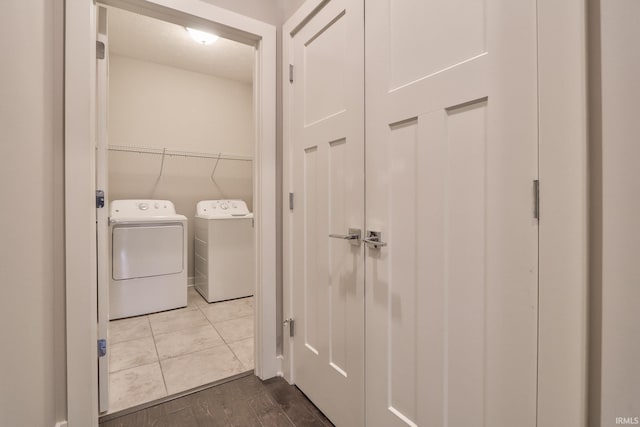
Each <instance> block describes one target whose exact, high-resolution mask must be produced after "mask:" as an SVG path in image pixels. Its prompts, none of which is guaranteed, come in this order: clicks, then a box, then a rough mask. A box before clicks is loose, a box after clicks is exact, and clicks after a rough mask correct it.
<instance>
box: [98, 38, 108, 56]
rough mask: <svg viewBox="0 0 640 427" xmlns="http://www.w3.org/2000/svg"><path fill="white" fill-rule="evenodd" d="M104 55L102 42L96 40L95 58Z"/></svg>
mask: <svg viewBox="0 0 640 427" xmlns="http://www.w3.org/2000/svg"><path fill="white" fill-rule="evenodd" d="M105 55H106V52H105V47H104V43H103V42H101V41H96V58H97V59H104V57H105Z"/></svg>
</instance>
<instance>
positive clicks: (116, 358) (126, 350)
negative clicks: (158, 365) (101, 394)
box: [109, 337, 158, 372]
mask: <svg viewBox="0 0 640 427" xmlns="http://www.w3.org/2000/svg"><path fill="white" fill-rule="evenodd" d="M157 361H158V354H157V353H156V346H155V344H154V342H153V337H146V338H138V339H135V340H129V341H123V342H120V343H117V344H112V345H111V346H110V347H109V371H110V372H116V371H121V370H123V369H129V368H133V367H135V366H141V365H148V364H149V363H153V362H157Z"/></svg>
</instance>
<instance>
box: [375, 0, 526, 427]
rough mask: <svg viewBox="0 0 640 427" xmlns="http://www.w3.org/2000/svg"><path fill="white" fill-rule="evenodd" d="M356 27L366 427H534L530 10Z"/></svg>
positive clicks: (407, 15) (416, 7) (419, 10)
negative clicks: (370, 241)
mask: <svg viewBox="0 0 640 427" xmlns="http://www.w3.org/2000/svg"><path fill="white" fill-rule="evenodd" d="M514 3H517V4H514ZM366 21H367V26H366V31H367V33H366V41H367V42H366V58H367V63H366V69H367V87H366V105H367V117H366V130H367V132H366V133H367V142H366V144H367V145H366V147H367V150H366V171H367V174H366V195H367V197H366V201H367V204H366V223H367V227H366V228H367V230H374V231H380V232H381V233H382V237H381V240H383V241H385V242H386V243H387V244H388V245H387V246H385V247H382V248H379V249H374V248H371V247H369V248H368V249H367V253H366V261H365V263H366V289H367V292H366V319H367V324H366V360H367V371H366V390H367V401H366V414H367V415H366V420H367V425H371V426H385V427H387V426H406V425H409V426H416V425H417V426H425V425H427V426H466V425H475V426H491V427H499V426H511V425H519V426H534V425H535V404H536V375H537V366H536V363H537V359H536V347H537V221H536V220H535V219H534V218H533V192H532V188H533V187H532V181H533V180H534V179H536V177H537V113H536V109H537V100H536V93H537V86H536V26H535V25H536V23H535V2H534V1H533V0H530V1H525V2H511V3H510V2H508V1H504V0H486V1H472V2H468V1H465V2H462V1H441V0H428V1H424V0H422V1H418V0H415V1H393V0H392V1H370V2H367V8H366Z"/></svg>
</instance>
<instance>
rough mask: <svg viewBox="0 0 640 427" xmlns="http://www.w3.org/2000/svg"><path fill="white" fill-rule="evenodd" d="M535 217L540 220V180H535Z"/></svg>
mask: <svg viewBox="0 0 640 427" xmlns="http://www.w3.org/2000/svg"><path fill="white" fill-rule="evenodd" d="M533 217H534V218H535V219H538V220H539V219H540V180H537V179H534V180H533Z"/></svg>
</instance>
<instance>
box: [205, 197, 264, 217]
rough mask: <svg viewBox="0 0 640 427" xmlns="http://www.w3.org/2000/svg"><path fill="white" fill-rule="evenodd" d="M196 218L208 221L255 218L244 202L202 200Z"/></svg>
mask: <svg viewBox="0 0 640 427" xmlns="http://www.w3.org/2000/svg"><path fill="white" fill-rule="evenodd" d="M196 216H197V217H199V218H207V219H223V218H253V214H252V213H251V212H249V209H248V208H247V204H246V203H245V202H244V201H242V200H227V199H225V200H202V201H200V202H198V205H197V208H196Z"/></svg>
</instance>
